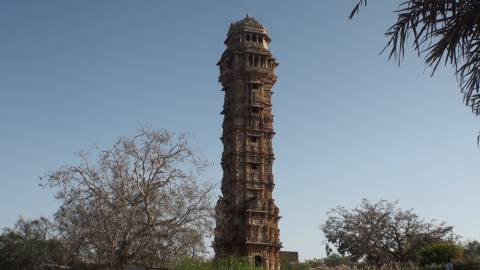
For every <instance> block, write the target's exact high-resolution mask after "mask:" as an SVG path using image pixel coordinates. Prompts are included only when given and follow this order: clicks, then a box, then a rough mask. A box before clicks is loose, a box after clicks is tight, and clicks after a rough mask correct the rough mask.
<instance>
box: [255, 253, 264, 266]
mask: <svg viewBox="0 0 480 270" xmlns="http://www.w3.org/2000/svg"><path fill="white" fill-rule="evenodd" d="M262 266H263V258H262V256H259V255H257V256H255V267H262Z"/></svg>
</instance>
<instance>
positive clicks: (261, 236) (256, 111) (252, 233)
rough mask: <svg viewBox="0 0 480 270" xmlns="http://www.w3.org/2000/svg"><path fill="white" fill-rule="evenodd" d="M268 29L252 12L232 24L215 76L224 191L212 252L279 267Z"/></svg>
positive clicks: (273, 79) (272, 74)
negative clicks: (222, 96) (222, 95)
mask: <svg viewBox="0 0 480 270" xmlns="http://www.w3.org/2000/svg"><path fill="white" fill-rule="evenodd" d="M269 43H270V37H269V34H268V31H267V30H266V29H265V28H264V27H263V26H262V25H261V24H260V23H259V22H258V21H256V20H255V19H254V18H251V17H248V15H247V17H246V18H244V19H243V20H241V21H238V22H235V23H233V24H231V26H230V29H229V31H228V34H227V39H226V40H225V45H226V46H227V49H226V50H225V52H224V53H223V54H222V57H221V59H220V61H219V62H218V64H217V65H218V66H219V67H220V77H219V81H220V82H221V84H222V86H223V89H222V90H223V91H224V92H225V101H224V106H223V111H222V114H223V115H224V120H223V134H222V137H221V140H222V142H223V147H224V150H223V155H222V168H223V179H222V187H221V190H222V197H220V198H219V200H218V202H217V207H216V213H217V227H216V229H215V240H214V242H213V247H214V249H215V254H216V258H225V257H228V256H240V257H247V258H248V259H249V260H250V262H251V263H252V264H255V265H257V266H262V267H263V268H264V269H266V270H279V269H280V258H279V252H280V248H281V242H280V237H279V229H278V220H279V219H280V217H279V215H278V207H277V206H275V203H274V200H273V198H272V192H273V188H274V182H273V174H272V164H273V160H274V155H273V149H272V138H273V135H274V134H275V132H274V131H273V126H272V122H273V115H272V103H271V96H272V94H273V92H272V87H273V85H274V84H275V82H276V79H277V76H276V75H275V68H276V66H277V65H278V64H277V62H276V61H275V58H273V56H272V54H271V53H270V51H269V49H268V46H269Z"/></svg>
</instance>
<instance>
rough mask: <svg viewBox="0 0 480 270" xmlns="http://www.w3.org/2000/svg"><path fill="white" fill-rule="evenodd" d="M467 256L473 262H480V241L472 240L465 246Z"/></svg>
mask: <svg viewBox="0 0 480 270" xmlns="http://www.w3.org/2000/svg"><path fill="white" fill-rule="evenodd" d="M464 249H465V257H466V258H467V259H468V260H470V261H473V262H480V242H478V241H471V242H469V243H467V244H466V245H465V246H464Z"/></svg>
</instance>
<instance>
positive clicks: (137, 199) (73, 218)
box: [43, 128, 213, 269]
mask: <svg viewBox="0 0 480 270" xmlns="http://www.w3.org/2000/svg"><path fill="white" fill-rule="evenodd" d="M79 158H80V164H79V165H76V166H65V167H62V168H59V169H57V170H55V171H53V172H51V173H50V174H48V175H47V176H46V177H44V178H43V181H44V183H45V184H48V185H49V186H50V187H54V188H57V194H56V197H57V199H58V200H60V202H61V207H60V209H59V210H58V212H57V213H56V222H57V223H58V227H59V232H60V235H61V236H62V238H63V239H64V241H65V242H66V243H67V246H68V248H69V253H70V254H73V255H74V257H75V259H76V260H79V261H82V262H87V263H96V264H103V265H106V266H108V267H112V268H116V269H120V268H122V267H123V266H125V265H127V264H137V265H145V266H154V265H159V264H166V263H169V262H171V261H173V260H174V259H176V258H178V257H183V256H193V255H200V254H202V252H203V251H204V248H205V246H204V238H205V237H206V236H208V235H209V234H210V232H211V230H212V225H213V220H212V217H213V216H212V214H213V210H212V208H213V206H212V199H211V192H212V185H211V184H210V183H208V182H207V181H201V180H200V179H199V177H200V176H201V172H202V171H203V169H204V168H205V166H206V165H207V163H206V162H205V161H204V160H203V159H200V158H199V157H198V156H196V155H195V154H194V153H193V152H192V150H191V147H190V146H189V144H188V142H187V140H186V137H185V136H179V137H175V136H174V135H173V134H171V133H169V132H167V131H155V130H152V129H148V128H144V129H141V130H140V132H139V134H138V135H136V136H134V137H122V138H120V139H118V141H117V142H116V143H115V144H114V145H113V147H112V148H111V149H108V150H104V151H100V150H98V149H96V148H95V149H94V150H93V151H89V153H80V154H79Z"/></svg>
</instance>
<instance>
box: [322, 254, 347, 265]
mask: <svg viewBox="0 0 480 270" xmlns="http://www.w3.org/2000/svg"><path fill="white" fill-rule="evenodd" d="M323 263H324V264H325V265H326V266H328V267H337V266H340V265H350V264H351V259H350V257H349V256H342V255H340V254H336V253H334V254H331V255H329V256H327V257H326V258H325V259H323Z"/></svg>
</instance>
